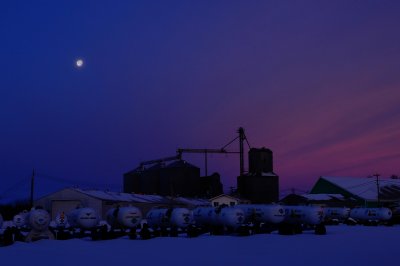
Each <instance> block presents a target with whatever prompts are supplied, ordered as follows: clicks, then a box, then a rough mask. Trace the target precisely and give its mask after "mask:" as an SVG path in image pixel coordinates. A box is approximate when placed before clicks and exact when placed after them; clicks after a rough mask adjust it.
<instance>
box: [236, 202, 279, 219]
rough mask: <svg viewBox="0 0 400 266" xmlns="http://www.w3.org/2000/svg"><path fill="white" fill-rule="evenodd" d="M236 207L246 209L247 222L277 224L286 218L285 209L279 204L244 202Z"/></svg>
mask: <svg viewBox="0 0 400 266" xmlns="http://www.w3.org/2000/svg"><path fill="white" fill-rule="evenodd" d="M235 207H237V208H240V209H242V210H243V211H244V213H245V218H246V221H247V222H256V223H273V224H277V223H281V222H282V221H283V220H284V219H285V210H284V208H283V206H282V205H279V204H243V205H237V206H235Z"/></svg>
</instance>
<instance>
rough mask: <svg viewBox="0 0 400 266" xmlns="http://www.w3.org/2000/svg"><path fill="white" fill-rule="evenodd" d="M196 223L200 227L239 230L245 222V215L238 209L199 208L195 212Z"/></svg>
mask: <svg viewBox="0 0 400 266" xmlns="http://www.w3.org/2000/svg"><path fill="white" fill-rule="evenodd" d="M193 217H194V222H195V224H196V225H198V226H226V227H230V228H231V229H234V230H235V229H237V228H238V227H240V226H241V225H243V223H244V222H245V219H246V217H245V213H244V211H243V210H242V209H241V208H238V207H224V208H217V209H215V208H213V207H197V208H195V209H194V210H193Z"/></svg>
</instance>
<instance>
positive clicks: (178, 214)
mask: <svg viewBox="0 0 400 266" xmlns="http://www.w3.org/2000/svg"><path fill="white" fill-rule="evenodd" d="M170 222H171V224H172V225H173V226H176V227H179V228H186V227H188V226H189V225H191V224H193V212H192V211H190V210H188V209H186V208H174V209H173V210H172V213H171V220H170Z"/></svg>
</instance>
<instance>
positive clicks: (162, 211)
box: [146, 208, 193, 228]
mask: <svg viewBox="0 0 400 266" xmlns="http://www.w3.org/2000/svg"><path fill="white" fill-rule="evenodd" d="M146 220H147V223H148V224H149V226H150V227H153V228H157V227H170V226H173V227H179V228H186V227H187V226H189V225H190V224H192V221H193V215H192V213H191V211H189V210H188V209H186V208H174V209H172V208H158V209H152V210H150V211H149V212H148V214H147V216H146Z"/></svg>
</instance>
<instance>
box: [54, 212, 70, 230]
mask: <svg viewBox="0 0 400 266" xmlns="http://www.w3.org/2000/svg"><path fill="white" fill-rule="evenodd" d="M54 222H55V223H56V225H57V227H68V225H69V224H68V218H67V215H66V214H65V212H63V211H62V212H59V213H57V215H56V218H55V220H54Z"/></svg>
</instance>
